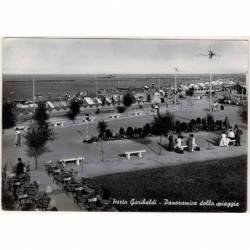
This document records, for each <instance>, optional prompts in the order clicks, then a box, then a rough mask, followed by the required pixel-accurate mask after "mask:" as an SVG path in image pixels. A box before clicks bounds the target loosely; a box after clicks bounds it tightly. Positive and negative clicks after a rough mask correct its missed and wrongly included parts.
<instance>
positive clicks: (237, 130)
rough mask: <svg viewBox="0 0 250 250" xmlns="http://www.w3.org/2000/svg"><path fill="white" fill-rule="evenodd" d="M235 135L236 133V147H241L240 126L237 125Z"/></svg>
mask: <svg viewBox="0 0 250 250" xmlns="http://www.w3.org/2000/svg"><path fill="white" fill-rule="evenodd" d="M234 133H235V146H240V137H241V135H242V130H241V129H239V128H238V125H235V127H234Z"/></svg>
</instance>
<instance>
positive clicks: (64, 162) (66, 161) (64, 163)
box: [60, 156, 84, 166]
mask: <svg viewBox="0 0 250 250" xmlns="http://www.w3.org/2000/svg"><path fill="white" fill-rule="evenodd" d="M83 160H84V157H82V156H81V157H75V158H68V159H61V160H60V162H62V164H63V166H66V163H68V162H76V165H77V166H79V165H80V161H83Z"/></svg>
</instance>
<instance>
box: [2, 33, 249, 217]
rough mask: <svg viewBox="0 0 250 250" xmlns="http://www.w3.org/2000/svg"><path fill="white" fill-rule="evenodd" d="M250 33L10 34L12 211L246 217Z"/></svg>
mask: <svg viewBox="0 0 250 250" xmlns="http://www.w3.org/2000/svg"><path fill="white" fill-rule="evenodd" d="M248 60H249V41H248V40H247V39H245V40H244V39H236V38H234V39H205V38H203V39H195V38H193V39H190V38H189V39H174V38H172V39H170V38H154V39H153V38H143V37H141V38H116V37H114V38H73V37H58V38H56V37H39V38H38V37H34V38H32V37H26V38H25V37H23V38H22V37H20V38H19V37H6V38H3V39H2V162H1V174H2V179H1V181H2V184H1V185H2V192H1V204H2V210H4V211H20V212H21V211H45V212H46V211H58V212H60V211H77V212H88V211H92V212H246V210H247V143H248V142H247V137H248V129H247V120H248V115H247V114H248V109H247V107H248V86H249V85H248V81H249V78H248V69H249V62H248Z"/></svg>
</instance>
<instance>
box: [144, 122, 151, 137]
mask: <svg viewBox="0 0 250 250" xmlns="http://www.w3.org/2000/svg"><path fill="white" fill-rule="evenodd" d="M150 133H151V126H150V124H149V123H147V124H145V125H144V127H143V135H144V136H147V135H148V134H150Z"/></svg>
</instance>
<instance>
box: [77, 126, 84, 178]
mask: <svg viewBox="0 0 250 250" xmlns="http://www.w3.org/2000/svg"><path fill="white" fill-rule="evenodd" d="M76 132H77V133H79V134H80V135H81V137H82V141H83V134H82V132H81V131H80V130H77V131H76ZM83 159H84V154H83V149H82V177H83Z"/></svg>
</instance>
